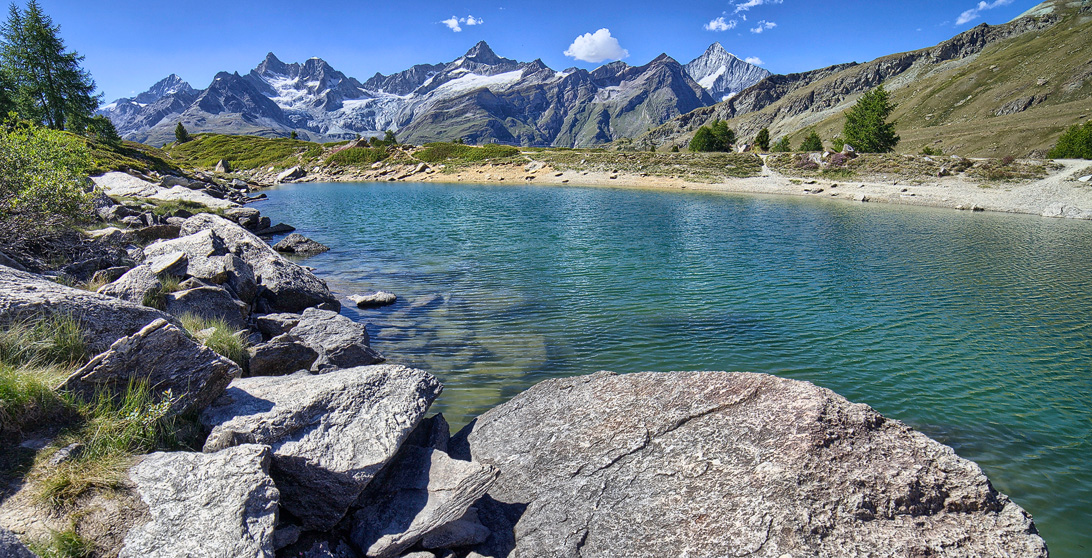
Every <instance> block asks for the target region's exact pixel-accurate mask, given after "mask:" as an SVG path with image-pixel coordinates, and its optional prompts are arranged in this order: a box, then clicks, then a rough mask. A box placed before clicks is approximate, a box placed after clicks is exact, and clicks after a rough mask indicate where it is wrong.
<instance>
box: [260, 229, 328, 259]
mask: <svg viewBox="0 0 1092 558" xmlns="http://www.w3.org/2000/svg"><path fill="white" fill-rule="evenodd" d="M273 249H274V250H276V251H278V252H284V253H286V254H299V255H301V256H308V255H313V254H321V253H323V252H326V251H328V250H329V249H330V247H329V246H326V245H323V244H319V243H318V242H315V241H314V240H311V239H310V238H307V237H306V236H303V235H302V234H299V233H292V234H290V235H288V236H286V237H284V239H283V240H281V241H280V242H278V243H276V244H274V245H273Z"/></svg>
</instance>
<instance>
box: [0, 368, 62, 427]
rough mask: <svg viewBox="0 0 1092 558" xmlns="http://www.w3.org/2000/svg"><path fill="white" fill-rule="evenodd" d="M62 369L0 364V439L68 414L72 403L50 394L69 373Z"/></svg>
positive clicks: (54, 393) (52, 393)
mask: <svg viewBox="0 0 1092 558" xmlns="http://www.w3.org/2000/svg"><path fill="white" fill-rule="evenodd" d="M72 371H73V370H72V368H70V367H68V368H66V367H62V366H44V367H43V366H26V365H24V366H12V365H10V364H6V363H3V364H0V436H3V435H19V434H20V433H22V432H25V431H27V430H30V429H33V428H35V427H38V426H41V425H44V424H51V423H53V422H55V421H56V420H58V419H63V418H64V417H66V416H70V415H71V414H72V410H73V408H72V404H71V402H70V401H68V400H66V399H64V398H63V397H61V396H60V395H58V394H57V393H56V392H55V391H53V386H55V385H57V384H59V383H60V382H61V381H63V380H64V379H65V378H67V377H68V376H69V375H71V373H72Z"/></svg>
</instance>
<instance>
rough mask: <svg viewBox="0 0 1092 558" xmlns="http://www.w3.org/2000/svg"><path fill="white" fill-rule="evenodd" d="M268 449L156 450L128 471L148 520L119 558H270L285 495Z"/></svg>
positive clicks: (133, 532)
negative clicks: (272, 474) (271, 467)
mask: <svg viewBox="0 0 1092 558" xmlns="http://www.w3.org/2000/svg"><path fill="white" fill-rule="evenodd" d="M269 462H270V450H269V448H268V447H266V446H259V445H243V446H238V447H233V448H228V449H225V450H223V451H220V452H217V453H213V454H205V453H192V452H173V453H153V454H151V455H147V456H145V457H143V458H142V459H141V460H140V462H139V463H137V464H136V465H135V466H133V467H132V468H131V469H130V470H129V478H130V479H131V480H132V481H133V482H134V484H135V485H136V490H137V491H138V492H139V493H140V497H141V499H143V500H144V502H145V503H146V504H147V505H148V513H149V515H150V516H151V521H149V522H148V523H146V524H144V525H140V526H138V527H135V528H133V529H132V530H130V531H129V534H128V535H126V537H125V546H124V547H123V548H122V549H121V553H120V554H119V555H118V556H119V558H149V557H151V558H156V557H163V558H166V557H175V556H201V557H202V558H206V557H207V558H217V557H223V558H235V557H239V556H253V557H269V558H272V557H273V550H274V549H273V528H274V526H275V525H276V523H277V504H278V501H279V499H280V494H279V492H278V491H277V487H276V486H274V484H273V479H271V478H270V477H269Z"/></svg>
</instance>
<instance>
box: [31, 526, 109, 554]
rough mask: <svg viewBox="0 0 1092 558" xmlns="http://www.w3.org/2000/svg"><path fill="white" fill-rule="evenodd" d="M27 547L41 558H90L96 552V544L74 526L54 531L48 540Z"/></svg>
mask: <svg viewBox="0 0 1092 558" xmlns="http://www.w3.org/2000/svg"><path fill="white" fill-rule="evenodd" d="M27 548H29V549H30V551H31V552H33V553H34V554H37V555H38V556H40V557H41V558H89V557H90V556H94V554H95V545H94V544H92V543H91V541H88V540H87V539H84V538H83V537H81V536H79V535H78V534H77V533H76V531H75V529H73V528H69V529H66V530H64V531H54V532H52V533H50V535H49V539H48V540H45V541H40V542H37V543H31V544H29V545H27Z"/></svg>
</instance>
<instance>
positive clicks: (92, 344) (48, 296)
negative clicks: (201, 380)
mask: <svg viewBox="0 0 1092 558" xmlns="http://www.w3.org/2000/svg"><path fill="white" fill-rule="evenodd" d="M61 315H67V316H72V317H74V318H76V319H77V320H78V321H79V323H80V328H81V329H82V330H83V333H84V342H85V343H86V344H87V350H88V352H90V353H91V354H97V353H101V352H103V351H105V350H107V349H108V348H110V345H112V344H113V343H114V341H117V340H118V339H121V338H122V337H125V336H127V335H132V334H134V333H136V332H138V331H140V330H141V329H142V328H143V327H144V326H146V325H148V324H149V323H151V322H153V321H155V320H157V319H166V320H168V321H171V322H174V321H175V318H173V317H171V316H170V315H168V314H165V313H163V312H160V311H158V310H154V309H152V308H146V307H144V306H140V305H137V304H133V303H130V302H126V301H123V300H119V299H116V298H113V297H109V296H106V295H101V294H96V293H91V292H87V291H84V290H80V289H74V288H71V287H66V286H64V285H60V284H58V283H54V282H53V281H50V280H48V279H44V278H43V277H42V276H40V275H34V274H32V273H26V272H23V271H16V270H14V269H11V268H10V267H4V266H0V324H10V323H15V322H19V321H22V320H38V319H41V318H43V317H46V316H61Z"/></svg>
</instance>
